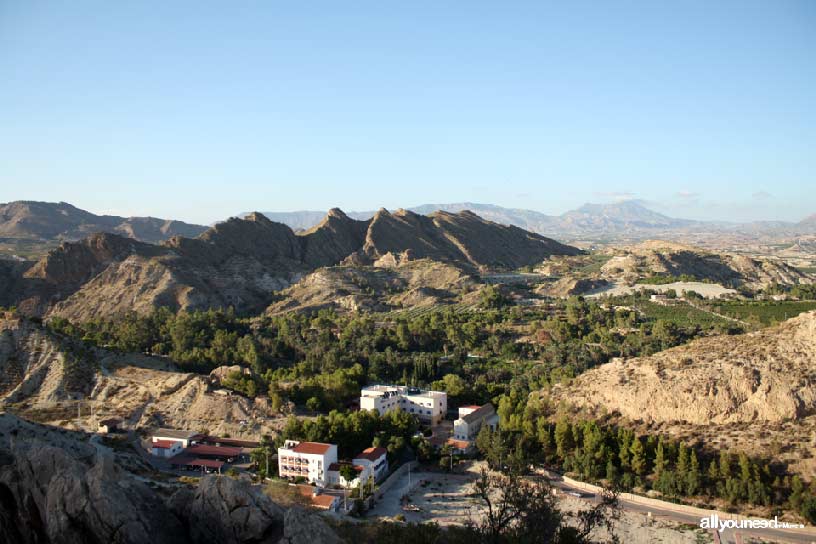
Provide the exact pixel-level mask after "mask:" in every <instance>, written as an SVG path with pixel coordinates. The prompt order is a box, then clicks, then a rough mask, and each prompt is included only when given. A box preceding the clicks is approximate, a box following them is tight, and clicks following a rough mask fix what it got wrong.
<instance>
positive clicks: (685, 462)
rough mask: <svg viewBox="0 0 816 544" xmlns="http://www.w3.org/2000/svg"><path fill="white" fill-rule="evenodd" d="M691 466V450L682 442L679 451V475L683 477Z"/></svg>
mask: <svg viewBox="0 0 816 544" xmlns="http://www.w3.org/2000/svg"><path fill="white" fill-rule="evenodd" d="M688 466H689V452H688V448H687V447H686V445H685V444H684V443H682V442H681V443H680V449H679V450H678V452H677V475H678V476H679V477H680V478H681V479H682V478H685V476H686V471H687V470H688Z"/></svg>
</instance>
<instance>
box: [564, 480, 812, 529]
mask: <svg viewBox="0 0 816 544" xmlns="http://www.w3.org/2000/svg"><path fill="white" fill-rule="evenodd" d="M550 478H551V480H550V481H551V483H552V486H553V487H555V488H558V489H559V490H561V491H562V492H565V493H583V494H586V493H587V492H586V491H584V490H582V489H579V488H577V487H573V486H570V485H568V484H566V483H564V482H563V481H562V480H560V479H559V477H558V476H556V475H551V476H550ZM585 500H587V501H589V502H596V503H597V502H599V501H600V497H597V496H595V495H590V496H588V497H586V499H585ZM619 503H620V505H621V508H622V509H624V510H626V511H627V512H635V513H641V514H644V515H646V514H649V513H651V516H652V517H654V518H661V519H667V520H670V521H674V522H678V523H685V524H688V525H693V526H695V527H699V526H700V517H699V516H697V515H695V514H689V513H688V512H683V511H680V510H677V509H676V508H675V507H674V505H672V504H671V503H667V502H666V503H663V504H664V505H665V506H660V507H656V506H654V505H651V504H641V503H638V502H635V501H632V500H628V499H620V500H619ZM712 533H713V531H712ZM717 536H719V538H720V540H718V539H717V538H716V536H715V539H714V542H722V543H723V544H725V543H728V544H741V542H742V541H743V540H744V539H746V538H747V537H751V536H753V537H757V538H763V539H766V540H767V539H771V540H772V541H773V542H782V543H791V544H816V535H813V534H804V533H803V532H800V531H797V530H795V529H754V530H751V531H745V530H738V531H737V530H733V529H726V530H725V531H723V532H721V533H719V535H717Z"/></svg>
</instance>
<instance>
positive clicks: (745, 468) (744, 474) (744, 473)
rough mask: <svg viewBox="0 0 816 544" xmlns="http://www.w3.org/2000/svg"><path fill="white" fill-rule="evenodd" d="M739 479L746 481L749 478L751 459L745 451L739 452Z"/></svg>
mask: <svg viewBox="0 0 816 544" xmlns="http://www.w3.org/2000/svg"><path fill="white" fill-rule="evenodd" d="M739 467H740V480H742V481H743V482H748V481H749V480H750V479H751V461H750V460H749V459H748V456H747V455H745V453H740V454H739Z"/></svg>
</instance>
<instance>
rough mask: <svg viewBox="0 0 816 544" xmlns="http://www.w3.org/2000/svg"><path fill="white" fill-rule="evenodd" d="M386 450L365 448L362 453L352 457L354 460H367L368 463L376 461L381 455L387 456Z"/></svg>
mask: <svg viewBox="0 0 816 544" xmlns="http://www.w3.org/2000/svg"><path fill="white" fill-rule="evenodd" d="M387 453H388V450H387V449H385V448H366V449H364V450H363V452H362V453H358V454H357V455H355V456H354V458H355V459H368V460H369V461H376V460H377V459H379V458H380V457H382V456H383V455H385V454H387Z"/></svg>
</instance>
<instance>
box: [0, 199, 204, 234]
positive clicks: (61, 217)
mask: <svg viewBox="0 0 816 544" xmlns="http://www.w3.org/2000/svg"><path fill="white" fill-rule="evenodd" d="M205 230H207V227H205V226H203V225H191V224H189V223H184V222H182V221H174V220H171V219H158V218H155V217H119V216H116V215H96V214H93V213H91V212H87V211H85V210H81V209H79V208H77V207H76V206H72V205H71V204H68V203H66V202H33V201H25V200H18V201H16V202H9V203H8V204H0V238H12V239H28V240H41V241H53V240H78V239H80V238H82V237H84V236H87V235H89V234H92V233H95V232H111V233H115V234H121V235H123V236H127V237H128V238H134V239H136V240H140V241H142V242H151V243H156V242H160V241H162V240H167V239H168V238H170V237H172V236H177V235H178V236H198V235H199V234H201V233H202V232H204V231H205Z"/></svg>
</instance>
